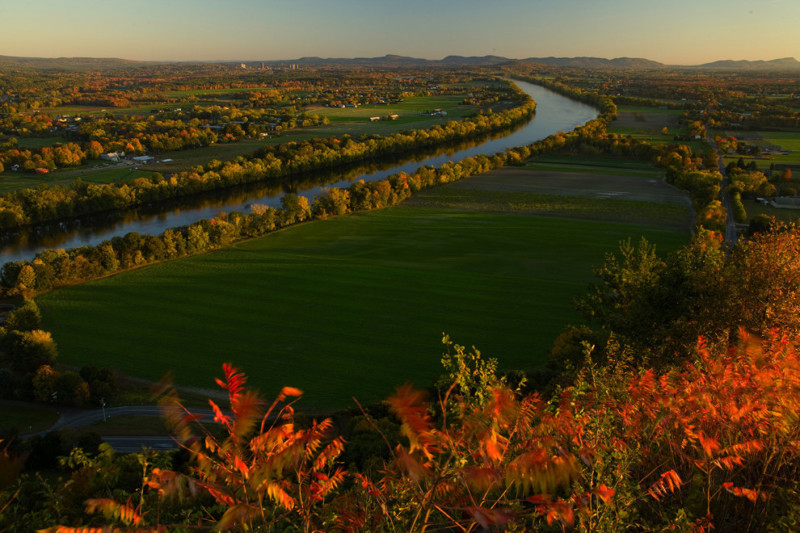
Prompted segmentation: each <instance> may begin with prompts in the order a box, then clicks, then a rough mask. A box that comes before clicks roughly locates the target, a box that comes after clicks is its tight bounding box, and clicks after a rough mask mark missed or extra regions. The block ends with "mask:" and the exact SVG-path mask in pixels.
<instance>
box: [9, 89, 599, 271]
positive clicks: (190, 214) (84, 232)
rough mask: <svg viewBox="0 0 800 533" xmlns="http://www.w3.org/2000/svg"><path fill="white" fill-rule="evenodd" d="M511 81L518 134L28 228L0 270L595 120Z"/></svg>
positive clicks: (586, 109) (577, 106) (15, 238)
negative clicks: (519, 119)
mask: <svg viewBox="0 0 800 533" xmlns="http://www.w3.org/2000/svg"><path fill="white" fill-rule="evenodd" d="M516 83H517V85H519V86H520V88H522V89H523V90H524V91H525V92H526V93H528V94H529V95H531V96H532V97H533V98H534V99H535V100H536V117H535V118H534V120H531V121H530V122H528V123H526V124H524V125H522V126H520V127H518V128H516V129H511V130H506V131H501V132H496V133H494V134H492V135H489V136H485V137H482V138H476V139H472V140H470V141H468V142H464V143H459V144H454V145H450V146H444V147H438V148H433V149H431V150H430V151H429V152H427V153H426V152H416V153H415V154H413V155H406V156H401V157H398V158H394V159H384V160H382V161H381V162H375V163H370V164H365V165H359V166H357V167H353V168H351V169H337V170H335V171H329V172H313V173H308V174H304V175H299V176H295V177H293V178H291V179H290V180H286V179H283V180H281V181H280V182H261V183H254V184H250V185H246V186H241V187H235V188H231V189H225V190H222V191H215V192H212V193H207V194H204V195H198V196H192V197H187V198H182V199H179V200H176V201H174V202H171V203H166V204H159V205H158V206H152V207H139V208H137V209H131V210H127V211H123V212H118V213H113V214H108V215H102V216H94V217H84V218H82V219H77V220H72V221H69V222H64V223H59V224H52V225H49V226H41V227H37V228H32V229H28V230H26V231H22V232H20V233H18V234H13V235H7V236H4V238H3V241H2V245H1V246H2V247H1V248H0V264H2V263H5V262H7V261H19V260H22V259H31V258H33V256H34V255H36V253H38V252H40V251H42V250H45V249H48V248H75V247H79V246H87V245H91V246H93V245H96V244H99V243H101V242H103V241H105V240H108V239H111V238H112V237H115V236H122V235H125V234H127V233H130V232H138V233H142V234H156V235H157V234H160V233H162V232H163V231H164V230H166V229H168V228H174V227H176V226H184V225H188V224H191V223H193V222H196V221H197V220H200V219H203V218H211V217H213V216H215V215H216V214H217V213H219V212H221V211H225V212H231V211H247V210H248V209H249V206H250V205H251V204H256V203H257V204H264V205H269V206H272V207H279V206H280V199H281V197H282V196H283V195H284V194H285V193H286V192H294V193H298V194H302V195H304V196H307V197H309V199H311V198H314V197H315V196H317V195H318V194H320V192H322V191H323V190H324V189H325V188H327V187H347V186H348V185H349V184H351V183H353V182H354V181H357V180H359V179H363V180H364V181H376V180H382V179H385V178H386V177H388V176H390V175H392V174H396V173H398V172H409V173H410V172H414V171H415V170H417V169H418V168H420V167H423V166H426V165H431V166H439V165H442V164H444V163H446V162H448V161H459V160H461V159H464V158H466V157H469V156H474V155H477V154H486V155H493V154H496V153H498V152H501V151H503V150H505V149H506V148H509V147H513V146H522V145H527V144H531V143H534V142H536V141H539V140H541V139H544V138H545V137H547V136H548V135H551V134H553V133H557V132H559V131H569V130H572V129H574V128H576V127H577V126H580V125H582V124H585V123H586V122H588V121H589V120H592V119H594V118H596V117H597V110H595V109H594V108H592V107H590V106H588V105H586V104H582V103H580V102H575V101H573V100H570V99H568V98H566V97H564V96H561V95H559V94H556V93H554V92H552V91H549V90H547V89H545V88H543V87H539V86H538V85H533V84H530V83H525V82H520V81H518V82H516Z"/></svg>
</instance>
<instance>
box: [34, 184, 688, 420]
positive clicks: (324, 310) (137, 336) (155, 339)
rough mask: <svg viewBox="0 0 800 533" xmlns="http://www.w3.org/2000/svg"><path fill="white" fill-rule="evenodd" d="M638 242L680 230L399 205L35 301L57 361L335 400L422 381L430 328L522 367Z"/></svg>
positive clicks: (437, 349) (673, 239)
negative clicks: (242, 379) (623, 250)
mask: <svg viewBox="0 0 800 533" xmlns="http://www.w3.org/2000/svg"><path fill="white" fill-rule="evenodd" d="M453 190H454V191H455V192H454V194H459V193H458V190H457V189H455V188H454V189H453ZM495 200H496V198H495ZM495 200H493V201H495ZM507 200H508V199H507ZM512 201H513V199H512ZM611 202H613V200H611ZM624 205H625V204H624V203H621V204H620V209H624ZM641 235H646V236H647V237H648V239H650V240H652V241H654V242H656V243H658V245H659V248H660V249H671V248H675V247H677V246H679V245H680V244H681V243H683V242H685V240H686V238H687V233H686V231H685V230H684V231H681V230H677V229H668V228H667V227H666V226H656V225H643V224H639V225H636V224H630V223H614V222H599V221H596V220H576V219H569V218H557V217H552V218H548V217H540V216H535V215H530V214H518V213H515V212H506V213H503V212H486V211H484V210H481V209H469V210H464V209H458V208H454V209H439V208H430V207H415V206H413V205H409V206H401V207H398V208H393V209H386V210H382V211H376V212H370V213H363V214H357V215H351V216H347V217H340V218H336V219H331V220H326V221H319V222H314V223H310V224H305V225H301V226H297V227H293V228H289V229H287V230H284V231H281V232H278V233H276V234H273V235H270V236H268V237H265V238H261V239H256V240H252V241H248V242H244V243H240V244H238V245H236V246H234V247H232V248H229V249H226V250H221V251H217V252H213V253H209V254H205V255H202V256H196V257H192V258H187V259H184V260H179V261H172V262H168V263H163V264H159V265H154V266H151V267H148V268H144V269H140V270H136V271H131V272H128V273H125V274H121V275H117V276H113V277H110V278H106V279H103V280H99V281H96V282H92V283H87V284H84V285H80V286H75V287H71V288H66V289H61V290H58V291H54V292H52V293H49V294H46V295H43V296H41V297H40V298H38V300H37V301H38V302H39V305H40V306H41V308H42V310H43V314H44V323H45V328H46V329H48V330H50V331H52V332H53V335H54V338H55V339H56V340H57V342H58V344H59V350H60V353H61V356H60V360H61V361H62V362H65V363H68V364H72V365H83V364H98V363H102V364H109V365H114V366H117V367H119V368H120V369H121V370H123V371H124V372H126V373H128V374H130V375H134V376H139V377H145V378H149V379H158V378H160V377H161V376H162V374H163V373H164V372H166V371H167V370H172V371H173V372H174V375H175V378H176V381H177V382H178V383H179V384H182V385H194V386H201V387H213V377H214V376H218V375H220V373H221V368H220V367H221V365H222V363H223V362H226V361H231V362H233V363H234V364H236V365H237V366H239V367H241V368H242V369H243V370H245V371H246V372H247V373H248V375H249V376H250V380H251V383H252V384H253V385H255V386H257V387H258V388H260V389H261V390H262V391H263V392H264V393H265V394H267V395H273V394H275V393H276V391H278V390H279V388H280V387H282V386H284V385H293V386H297V387H300V388H302V389H304V390H306V393H307V394H306V399H305V400H304V401H303V405H304V406H305V407H342V406H346V405H352V403H351V401H350V398H351V396H356V397H357V398H359V400H361V401H373V400H378V399H381V398H384V397H386V396H387V395H388V394H389V393H390V392H391V391H392V389H393V387H394V386H396V385H398V384H401V383H403V382H405V381H412V382H414V383H416V384H417V385H419V386H428V385H430V384H431V382H432V380H433V379H434V378H435V377H436V376H437V375H438V374H439V372H440V363H439V359H440V356H441V352H442V347H441V345H440V343H439V342H440V338H441V333H442V332H446V333H448V334H450V335H451V337H452V338H453V340H455V341H456V342H458V343H460V344H465V345H475V346H477V347H478V348H479V349H481V350H482V351H483V352H484V353H485V354H487V355H489V356H492V357H496V358H498V359H499V360H500V363H501V366H502V367H503V368H507V369H511V368H523V369H527V368H533V367H536V366H537V365H539V364H541V363H542V361H543V360H544V358H545V355H546V353H547V351H548V350H549V348H550V346H551V343H552V340H553V338H554V337H555V336H556V335H557V333H558V332H559V331H560V330H561V329H562V327H563V326H564V325H565V324H566V323H568V322H574V321H577V320H578V316H577V315H576V313H575V311H574V310H573V308H572V305H571V300H572V299H573V298H574V297H576V296H579V295H580V294H582V293H583V292H584V291H585V290H586V285H587V283H588V282H590V281H591V280H592V278H593V276H592V266H593V265H599V264H600V263H601V262H602V259H603V255H604V253H606V252H609V251H613V250H615V249H616V248H617V246H618V243H619V241H621V240H623V239H625V238H626V237H628V236H632V237H633V238H634V239H638V238H639V236H641Z"/></svg>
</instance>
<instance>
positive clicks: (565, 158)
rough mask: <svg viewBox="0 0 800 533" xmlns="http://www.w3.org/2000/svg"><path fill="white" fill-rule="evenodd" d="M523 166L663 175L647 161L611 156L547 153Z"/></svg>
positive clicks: (620, 174) (634, 175)
mask: <svg viewBox="0 0 800 533" xmlns="http://www.w3.org/2000/svg"><path fill="white" fill-rule="evenodd" d="M524 168H526V169H529V170H547V171H553V172H584V173H588V174H607V175H611V176H633V177H642V178H649V179H660V178H662V177H663V176H664V171H663V170H662V169H659V168H656V167H654V166H653V165H651V164H649V163H645V162H643V161H635V160H631V159H617V158H611V157H586V156H580V157H576V156H570V155H547V156H541V157H537V158H534V159H532V160H530V161H529V162H528V163H527V164H526V165H525V167H524Z"/></svg>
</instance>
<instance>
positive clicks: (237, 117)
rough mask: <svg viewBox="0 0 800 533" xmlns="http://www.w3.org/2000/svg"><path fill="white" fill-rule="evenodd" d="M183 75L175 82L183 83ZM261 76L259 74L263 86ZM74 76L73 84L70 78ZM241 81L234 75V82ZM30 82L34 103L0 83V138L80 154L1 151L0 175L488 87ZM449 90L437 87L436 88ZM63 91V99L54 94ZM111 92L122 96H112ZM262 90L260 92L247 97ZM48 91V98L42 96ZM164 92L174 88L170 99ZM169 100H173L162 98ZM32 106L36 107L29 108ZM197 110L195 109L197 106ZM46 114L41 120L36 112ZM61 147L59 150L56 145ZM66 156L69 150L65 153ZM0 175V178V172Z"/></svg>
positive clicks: (496, 96) (494, 86)
mask: <svg viewBox="0 0 800 533" xmlns="http://www.w3.org/2000/svg"><path fill="white" fill-rule="evenodd" d="M185 75H186V73H184V76H182V77H185ZM263 76H264V74H262V77H263ZM76 77H77V79H76ZM241 77H245V78H246V76H244V75H243V74H242V73H237V76H236V78H241ZM43 78H44V79H42V80H39V81H40V82H41V83H42V86H40V87H39V88H38V90H39V91H40V93H39V94H37V91H36V89H34V88H27V87H26V88H25V90H21V88H20V87H19V85H18V84H22V83H23V81H24V80H20V79H17V78H16V77H15V76H11V77H10V79H8V80H5V79H4V80H0V97H2V98H0V101H3V102H4V103H3V105H2V107H0V134H5V135H9V136H15V137H30V136H36V137H50V136H53V135H64V136H66V137H67V139H68V140H70V141H73V142H75V143H78V144H80V146H81V149H82V150H83V151H84V152H86V155H85V156H83V155H81V157H80V158H79V160H78V159H75V160H73V159H71V158H70V159H68V160H64V161H58V160H56V158H54V157H48V153H47V152H48V151H50V152H52V151H53V150H54V149H56V148H57V147H59V144H58V143H57V144H55V145H53V146H48V147H45V148H43V149H29V150H18V149H15V147H13V146H11V147H8V149H6V150H0V164H2V165H4V166H5V168H6V169H7V168H9V167H10V166H11V165H20V167H21V168H23V169H24V170H30V171H32V170H34V169H36V168H46V169H48V170H54V169H55V168H61V167H64V166H75V165H79V164H82V163H83V162H84V161H85V160H86V159H87V158H88V159H97V155H93V154H92V153H91V149H90V147H89V146H88V144H89V143H90V142H97V143H99V144H100V145H101V147H100V152H98V153H102V152H109V151H117V150H122V151H125V152H126V153H136V154H139V155H141V154H142V153H144V152H146V151H149V152H152V153H162V152H165V151H174V150H180V149H182V148H186V147H200V146H208V145H209V144H213V143H216V142H236V141H239V140H241V139H242V138H244V137H250V138H255V137H257V136H258V135H259V134H262V133H266V132H271V131H281V130H286V129H293V128H296V127H311V126H317V125H319V124H325V123H327V122H328V119H327V118H325V117H319V116H317V115H315V114H314V113H305V112H304V111H303V107H304V106H306V105H311V104H320V103H327V104H328V105H333V104H332V103H331V102H334V101H336V102H340V101H341V102H346V103H352V102H359V103H388V102H397V101H399V100H401V99H402V98H404V97H408V96H411V95H415V94H422V93H424V94H426V95H427V94H437V95H438V94H450V93H451V92H455V91H461V92H463V91H464V89H463V88H462V86H461V84H462V83H464V82H466V81H478V82H480V81H487V80H488V79H487V78H483V77H480V76H478V77H476V76H474V75H470V74H461V75H458V76H455V75H454V76H429V77H424V78H423V77H419V78H418V77H414V76H411V77H408V78H401V77H396V78H394V77H392V78H388V80H387V79H386V77H385V76H384V77H382V78H381V77H377V76H374V75H367V74H363V73H362V74H357V73H353V76H352V77H350V76H348V77H346V78H333V77H329V76H324V75H319V74H309V75H307V79H304V80H291V81H290V80H274V79H272V77H270V82H269V85H268V86H265V84H264V82H265V80H261V82H260V83H257V82H256V81H255V80H253V81H250V82H243V81H239V82H236V81H230V79H226V80H225V82H224V83H212V82H211V81H210V80H209V79H208V78H207V77H201V78H200V79H198V80H195V81H193V82H192V83H184V84H180V85H178V86H175V84H174V83H173V82H168V81H165V80H164V79H163V78H160V77H157V76H155V75H154V76H153V77H152V78H150V77H147V76H144V77H143V76H141V73H139V75H138V76H127V75H120V73H118V72H115V73H105V74H104V75H99V76H96V78H97V79H95V78H91V79H83V77H81V75H78V74H73V75H70V76H65V75H63V74H60V75H59V74H53V75H52V76H46V75H44V76H43ZM445 80H446V81H447V82H448V83H450V86H449V87H444V86H440V85H439V84H440V83H444V81H445ZM66 82H69V83H71V84H72V85H70V87H69V89H70V90H69V91H67V90H66V87H64V86H62V84H63V83H66ZM120 86H124V87H126V89H124V90H122V89H120ZM55 88H58V89H59V90H61V92H60V93H59V94H60V98H57V99H55V100H52V99H48V100H46V101H40V100H41V97H42V95H43V94H50V93H52V92H56V93H58V92H59V91H57V90H55ZM258 88H262V89H263V90H260V91H259V90H252V89H258ZM51 89H52V90H51ZM171 89H177V91H176V92H171ZM205 89H241V92H236V91H222V92H220V93H216V94H215V93H211V94H202V93H201V96H202V101H199V100H198V97H197V94H196V93H198V91H203V90H205ZM471 90H472V91H473V92H474V93H475V98H477V99H478V101H480V102H481V103H485V104H486V105H489V103H491V102H497V101H500V100H504V101H515V102H516V101H519V98H518V96H519V94H517V92H516V90H515V88H514V87H513V86H511V85H510V84H507V83H497V82H493V83H487V84H486V85H485V86H481V85H476V86H474V88H471ZM170 94H174V95H175V96H173V97H165V95H170ZM37 98H38V99H37ZM164 102H169V103H181V102H183V103H186V104H189V105H191V108H190V109H186V110H183V109H181V110H177V111H175V110H173V111H170V110H169V109H168V108H165V109H162V110H160V111H159V110H155V113H151V114H149V115H147V116H142V115H141V114H130V113H117V114H114V113H111V112H106V113H103V114H91V113H87V114H84V115H83V116H80V117H77V118H76V117H69V116H67V117H62V116H60V115H57V113H58V111H57V109H58V108H57V106H59V105H72V106H104V107H128V106H130V105H134V106H143V105H146V104H151V105H152V104H161V103H164ZM198 104H199V105H198ZM44 106H48V107H55V109H53V110H46V111H47V112H42V111H40V110H39V108H41V107H44ZM60 144H61V145H63V143H60ZM73 151H74V150H73ZM0 171H2V170H0Z"/></svg>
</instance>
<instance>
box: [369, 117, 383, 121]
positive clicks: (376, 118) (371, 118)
mask: <svg viewBox="0 0 800 533" xmlns="http://www.w3.org/2000/svg"><path fill="white" fill-rule="evenodd" d="M380 119H381V117H369V121H370V122H378V121H379V120H380Z"/></svg>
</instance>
